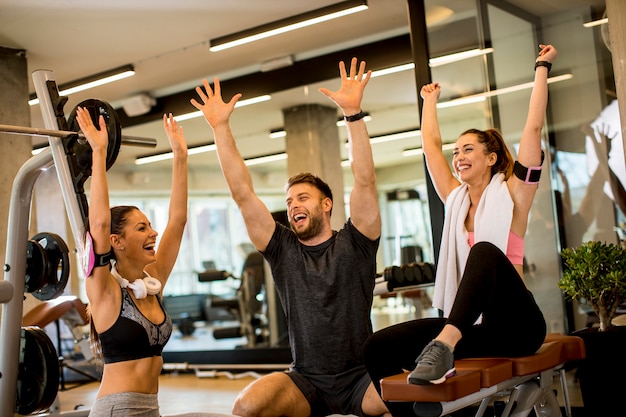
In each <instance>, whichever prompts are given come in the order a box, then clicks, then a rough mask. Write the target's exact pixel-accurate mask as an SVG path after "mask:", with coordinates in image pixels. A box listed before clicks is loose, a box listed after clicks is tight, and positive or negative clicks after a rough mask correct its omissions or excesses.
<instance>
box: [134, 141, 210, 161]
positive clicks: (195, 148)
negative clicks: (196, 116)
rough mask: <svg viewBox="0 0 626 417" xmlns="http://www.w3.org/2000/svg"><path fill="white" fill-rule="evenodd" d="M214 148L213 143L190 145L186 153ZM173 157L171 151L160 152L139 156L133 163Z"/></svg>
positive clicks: (193, 153) (208, 150)
mask: <svg viewBox="0 0 626 417" xmlns="http://www.w3.org/2000/svg"><path fill="white" fill-rule="evenodd" d="M215 149H216V146H215V144H214V143H208V144H206V145H198V146H192V147H189V148H188V149H187V155H197V154H199V153H205V152H211V151H214V150H215ZM173 157H174V154H173V153H172V152H171V151H170V152H161V153H157V154H154V155H146V156H140V157H138V158H137V159H135V165H144V164H150V163H153V162H159V161H165V160H168V159H172V158H173Z"/></svg>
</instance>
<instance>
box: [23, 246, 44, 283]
mask: <svg viewBox="0 0 626 417" xmlns="http://www.w3.org/2000/svg"><path fill="white" fill-rule="evenodd" d="M49 273H50V271H48V262H46V253H45V250H44V248H42V247H41V245H40V244H39V242H35V241H34V240H29V241H28V243H27V248H26V280H25V283H24V291H25V292H28V293H31V292H34V291H37V290H38V289H40V288H41V287H42V286H43V284H44V281H45V279H46V277H47V276H48V274H49Z"/></svg>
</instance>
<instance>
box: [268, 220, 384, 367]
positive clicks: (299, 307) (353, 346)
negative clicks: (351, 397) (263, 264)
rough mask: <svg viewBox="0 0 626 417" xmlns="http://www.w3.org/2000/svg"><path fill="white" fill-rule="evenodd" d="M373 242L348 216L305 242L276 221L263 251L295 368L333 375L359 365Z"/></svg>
mask: <svg viewBox="0 0 626 417" xmlns="http://www.w3.org/2000/svg"><path fill="white" fill-rule="evenodd" d="M379 242H380V239H376V240H373V241H372V240H370V239H368V238H367V237H366V236H365V235H363V234H362V233H361V232H359V231H358V230H357V229H356V228H355V227H354V226H353V225H352V222H351V221H350V220H349V219H348V221H347V222H346V224H345V225H344V227H343V228H342V229H341V230H339V231H338V232H333V236H332V237H331V238H330V239H329V240H327V241H326V242H324V243H321V244H319V245H316V246H306V245H303V244H302V243H300V241H298V239H297V237H296V236H295V234H294V233H293V232H292V231H291V230H290V229H288V228H286V227H285V226H283V225H281V224H280V223H277V225H276V230H275V232H274V235H273V236H272V238H271V239H270V242H269V244H268V246H267V248H266V250H265V251H264V252H263V255H264V257H265V258H266V259H267V261H268V262H269V264H270V267H271V271H272V275H273V278H274V282H275V286H276V290H277V292H278V295H279V297H280V300H281V302H282V305H283V309H284V311H285V315H286V317H287V325H288V331H289V341H290V344H291V354H292V358H293V364H292V368H293V369H295V370H296V371H298V372H301V373H303V374H316V375H336V374H339V373H342V372H344V371H346V370H349V369H352V368H354V367H355V366H359V365H362V364H363V355H362V347H363V343H364V342H365V339H366V338H367V337H368V336H369V335H371V334H372V322H371V316H370V313H371V308H372V300H373V290H374V283H375V280H376V251H377V250H378V244H379Z"/></svg>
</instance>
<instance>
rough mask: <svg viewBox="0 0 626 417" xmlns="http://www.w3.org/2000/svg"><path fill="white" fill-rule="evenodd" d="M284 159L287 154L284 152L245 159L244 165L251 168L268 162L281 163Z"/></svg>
mask: <svg viewBox="0 0 626 417" xmlns="http://www.w3.org/2000/svg"><path fill="white" fill-rule="evenodd" d="M284 159H287V154H286V153H285V152H281V153H275V154H272V155H264V156H257V157H254V158H246V159H244V163H245V164H246V165H247V166H252V165H260V164H266V163H268V162H276V161H282V160H284Z"/></svg>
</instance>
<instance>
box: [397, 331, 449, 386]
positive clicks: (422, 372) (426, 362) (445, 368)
mask: <svg viewBox="0 0 626 417" xmlns="http://www.w3.org/2000/svg"><path fill="white" fill-rule="evenodd" d="M415 362H416V363H417V366H416V367H415V369H414V370H413V371H412V372H411V373H410V374H409V376H408V378H407V381H408V383H409V384H416V385H428V384H441V383H442V382H444V381H445V380H446V379H448V378H450V377H451V376H454V375H456V369H455V368H454V355H453V354H452V352H450V349H448V347H447V346H446V345H444V344H443V343H441V342H439V341H437V340H433V341H431V342H430V343H429V344H427V345H426V347H425V348H424V350H422V353H421V354H420V355H419V356H418V357H417V359H416V360H415Z"/></svg>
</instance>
